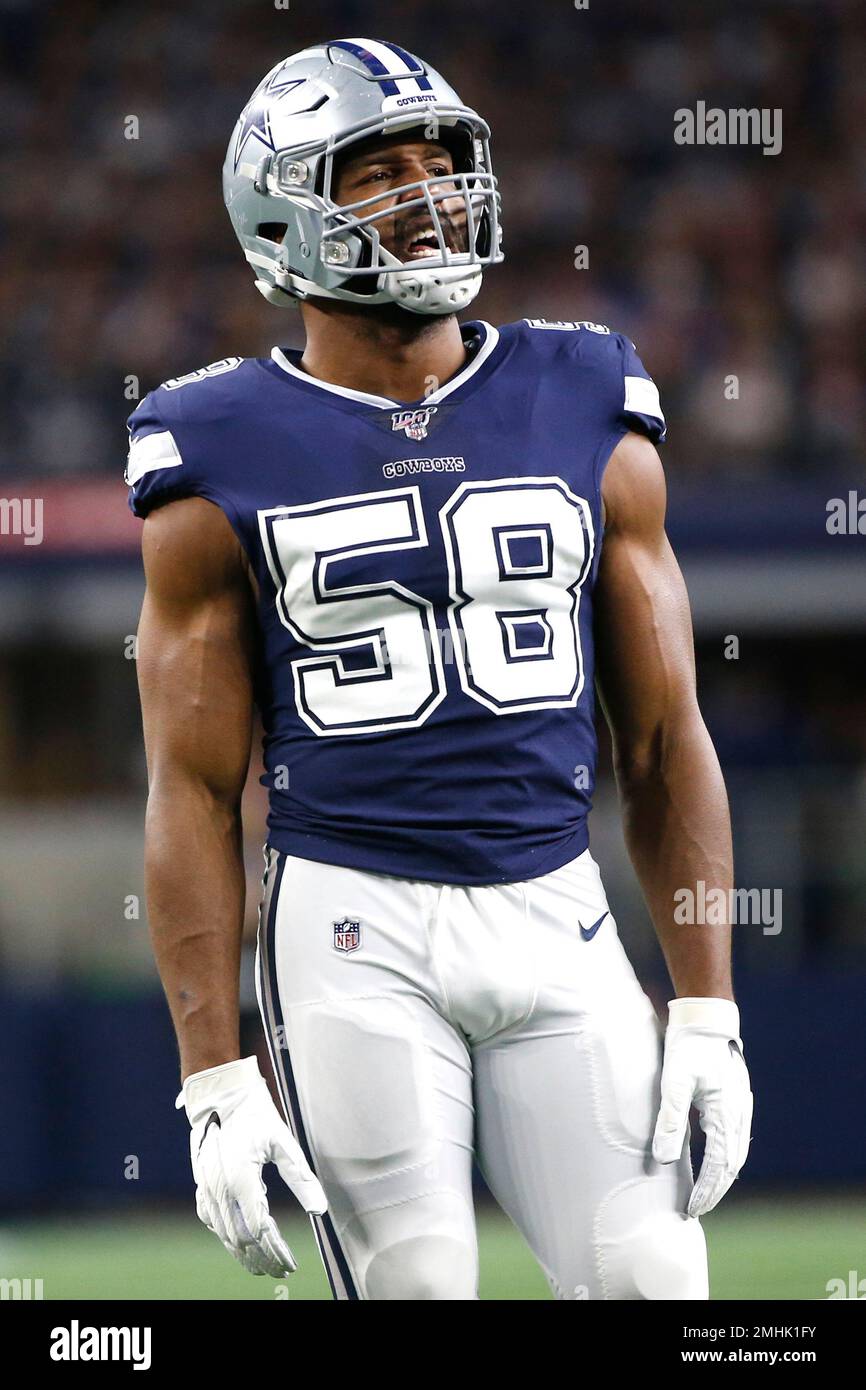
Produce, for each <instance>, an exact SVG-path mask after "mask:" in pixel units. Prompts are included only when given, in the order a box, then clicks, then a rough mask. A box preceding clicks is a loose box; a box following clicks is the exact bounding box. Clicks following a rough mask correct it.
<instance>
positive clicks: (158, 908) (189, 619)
mask: <svg viewBox="0 0 866 1390" xmlns="http://www.w3.org/2000/svg"><path fill="white" fill-rule="evenodd" d="M142 548H143V556H144V567H145V576H146V581H147V590H146V594H145V599H144V607H143V609H142V615H141V624H140V627H139V650H138V678H139V686H140V691H141V706H142V717H143V722H144V738H145V748H146V752H147V766H148V778H149V784H150V792H149V797H148V803H147V820H146V835H145V863H146V876H147V894H148V904H149V920H150V930H151V935H152V938H153V946H154V952H155V955H156V961H157V965H158V968H159V972H160V975H161V977H162V982H163V985H164V987H165V992H166V995H167V998H168V1004H169V1008H170V1009H171V1015H172V1019H173V1022H174V1026H175V1029H176V1032H177V1038H178V1046H179V1049H180V1061H181V1075H182V1077H186V1076H188V1075H189V1074H190V1073H191V1072H197V1071H201V1070H203V1069H204V1068H205V1067H213V1066H218V1065H220V1064H221V1063H223V1062H229V1061H234V1060H235V1059H236V1058H237V1057H238V1055H239V1051H238V1047H239V1044H238V972H239V962H240V950H241V930H242V925H243V913H244V902H245V897H246V881H245V876H244V865H243V856H242V848H241V819H240V803H241V794H242V792H243V787H244V781H245V779H246V773H247V766H248V763H249V756H250V741H251V736H252V708H253V699H252V676H251V652H252V641H253V638H252V632H253V628H252V620H253V614H252V591H251V588H250V583H249V580H248V578H247V574H246V570H245V567H244V563H243V560H242V552H241V548H240V546H239V544H238V542H237V540H236V539H235V536H234V534H233V533H232V530H231V527H230V526H229V523H228V521H227V520H226V518H225V516H224V515H223V513H222V512H221V511H220V510H219V509H218V508H217V507H215V506H213V505H212V504H211V503H210V502H206V501H204V500H203V499H201V498H196V497H191V498H187V499H184V500H183V501H178V502H172V503H171V504H170V505H168V506H166V507H161V508H158V509H157V510H156V511H154V512H153V513H152V514H151V516H149V517H148V519H147V521H146V522H145V524H144V534H143V542H142ZM193 864H194V865H195V866H196V871H195V872H194V873H192V872H190V866H191V865H193Z"/></svg>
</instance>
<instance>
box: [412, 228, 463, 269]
mask: <svg viewBox="0 0 866 1390" xmlns="http://www.w3.org/2000/svg"><path fill="white" fill-rule="evenodd" d="M442 235H443V240H444V242H445V246H446V248H447V250H449V251H459V249H460V248H459V247H458V245H457V237H456V235H455V232H454V229H453V228H452V227H450V226H449V225H448V223H446V222H445V221H444V219H443V226H442ZM441 255H442V252H441V250H440V247H439V238H438V237H437V235H436V233H435V232H434V230H433V224H432V223H428V224H427V226H423V225H422V226H420V227H416V228H414V229H413V231H412V233H411V235H410V236H409V237H408V238H406V239H405V240H404V243H403V253H402V256H401V260H404V261H423V260H430V259H432V258H439V257H441Z"/></svg>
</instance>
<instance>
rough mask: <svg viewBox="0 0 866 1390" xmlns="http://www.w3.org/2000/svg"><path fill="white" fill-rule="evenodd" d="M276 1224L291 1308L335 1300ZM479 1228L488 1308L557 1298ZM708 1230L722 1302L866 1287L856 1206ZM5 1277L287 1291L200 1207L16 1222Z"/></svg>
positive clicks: (292, 1237)
mask: <svg viewBox="0 0 866 1390" xmlns="http://www.w3.org/2000/svg"><path fill="white" fill-rule="evenodd" d="M277 1216H278V1218H279V1219H280V1224H281V1226H282V1229H283V1231H284V1232H285V1234H286V1235H287V1236H288V1238H289V1241H290V1243H291V1245H292V1248H293V1249H294V1252H295V1255H296V1257H297V1259H298V1261H299V1269H298V1272H297V1273H296V1274H294V1275H293V1276H292V1278H291V1280H290V1281H289V1282H288V1291H289V1295H290V1297H291V1298H292V1299H327V1298H329V1297H330V1293H329V1291H328V1286H327V1282H326V1279H325V1275H324V1272H323V1270H322V1267H321V1265H320V1262H319V1257H318V1253H317V1251H316V1248H315V1243H314V1241H313V1237H312V1233H311V1231H310V1228H309V1226H308V1225H307V1223H306V1222H305V1221H304V1220H303V1218H302V1219H300V1220H299V1219H297V1217H295V1216H294V1215H293V1214H292V1213H290V1212H289V1211H278V1212H277ZM478 1225H479V1244H480V1251H481V1297H482V1298H484V1299H543V1298H548V1297H550V1294H549V1292H548V1289H547V1285H546V1282H545V1280H544V1278H543V1276H542V1275H541V1273H540V1272H539V1270H538V1267H537V1266H536V1264H535V1262H534V1260H533V1258H532V1256H531V1255H530V1254H529V1252H528V1251H527V1249H526V1247H525V1246H524V1245H523V1242H522V1241H521V1239H520V1237H519V1236H518V1235H517V1233H516V1232H515V1231H514V1229H513V1227H512V1226H511V1225H510V1224H509V1222H508V1221H506V1220H505V1219H504V1218H503V1217H501V1216H499V1215H497V1214H496V1213H495V1211H493V1210H491V1209H489V1208H485V1209H483V1210H482V1211H481V1213H480V1214H479V1223H478ZM704 1226H705V1229H706V1232H707V1239H708V1244H709V1249H710V1276H711V1292H712V1296H713V1298H715V1299H726V1298H746V1299H762V1298H785V1299H791V1298H801V1299H821V1298H826V1296H827V1295H826V1284H827V1280H828V1279H831V1278H835V1277H840V1278H843V1279H846V1280H847V1278H848V1271H849V1270H852V1269H853V1270H859V1271H860V1274H861V1277H862V1276H866V1203H863V1202H859V1203H858V1202H857V1201H855V1200H854V1199H850V1200H846V1199H843V1198H837V1199H832V1200H831V1199H827V1198H818V1197H815V1196H811V1195H809V1194H803V1195H800V1196H798V1197H797V1198H788V1199H784V1200H780V1199H774V1200H772V1201H769V1200H765V1201H760V1200H755V1199H738V1200H733V1199H729V1201H728V1202H727V1203H726V1204H723V1205H722V1207H721V1208H720V1210H719V1211H717V1212H715V1213H713V1214H712V1215H711V1216H710V1217H709V1218H708V1219H707V1220H706V1221H705V1222H704ZM0 1277H5V1278H16V1277H17V1278H27V1277H29V1278H31V1279H36V1278H41V1279H42V1280H43V1289H44V1297H45V1298H46V1299H58V1298H59V1299H63V1298H124V1299H127V1298H129V1299H149V1298H158V1299H165V1298H169V1299H173V1298H177V1299H187V1298H215V1299H222V1298H231V1299H234V1298H274V1297H275V1296H276V1291H277V1289H278V1288H279V1287H280V1286H278V1285H275V1284H274V1282H273V1281H272V1280H270V1279H255V1278H252V1277H251V1276H250V1275H248V1274H246V1273H245V1272H244V1270H242V1269H241V1268H240V1266H239V1265H237V1264H235V1263H234V1261H233V1260H232V1259H231V1258H230V1257H229V1256H228V1255H227V1254H226V1252H225V1251H224V1250H223V1248H222V1246H220V1245H219V1244H218V1242H217V1241H216V1239H215V1238H214V1237H213V1236H210V1235H209V1234H208V1233H207V1232H206V1231H204V1230H203V1229H202V1228H201V1227H199V1225H198V1223H197V1221H196V1219H195V1216H194V1214H193V1210H192V1207H190V1209H189V1212H188V1213H184V1212H179V1211H176V1210H172V1211H171V1212H170V1213H165V1212H161V1211H154V1212H152V1213H149V1214H148V1215H147V1216H146V1217H145V1218H144V1219H141V1218H132V1217H130V1216H128V1215H116V1216H100V1217H99V1218H88V1219H79V1220H74V1221H73V1220H69V1221H60V1220H51V1221H26V1222H25V1221H22V1222H19V1223H8V1222H7V1223H5V1224H3V1225H2V1226H0ZM282 1296H283V1297H285V1296H286V1295H285V1288H284V1289H283V1293H282Z"/></svg>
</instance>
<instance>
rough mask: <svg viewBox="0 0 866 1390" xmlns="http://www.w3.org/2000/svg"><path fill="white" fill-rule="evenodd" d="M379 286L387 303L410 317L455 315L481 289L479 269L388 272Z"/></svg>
mask: <svg viewBox="0 0 866 1390" xmlns="http://www.w3.org/2000/svg"><path fill="white" fill-rule="evenodd" d="M379 284H380V286H381V288H382V289H383V290H384V291H385V293H386V294H387V295H388V298H389V299H391V300H393V302H394V303H395V304H399V305H400V307H401V308H402V309H408V310H409V311H410V312H411V313H413V314H455V313H457V311H458V310H460V309H463V308H465V307H466V305H467V304H471V303H472V301H473V299H474V298H475V296H476V295H477V293H478V291H479V290H480V289H481V267H480V266H477V265H474V266H465V265H454V266H434V267H429V268H428V267H423V266H419V267H418V269H417V270H416V269H415V268H414V267H413V268H411V269H408V270H407V269H405V268H404V269H401V270H390V271H386V272H385V274H384V275H382V277H381V279H380V281H379Z"/></svg>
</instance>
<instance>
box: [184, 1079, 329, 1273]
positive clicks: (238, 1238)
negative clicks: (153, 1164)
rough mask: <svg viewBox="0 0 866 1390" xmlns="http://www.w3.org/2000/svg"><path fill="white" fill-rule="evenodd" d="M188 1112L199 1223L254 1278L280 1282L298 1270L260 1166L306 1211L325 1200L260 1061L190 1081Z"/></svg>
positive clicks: (187, 1084)
mask: <svg viewBox="0 0 866 1390" xmlns="http://www.w3.org/2000/svg"><path fill="white" fill-rule="evenodd" d="M182 1106H185V1107H186V1113H187V1118H188V1119H189V1122H190V1125H191V1126H192V1129H191V1132H190V1136H189V1152H190V1158H191V1160H192V1171H193V1177H194V1178H195V1183H196V1189H195V1204H196V1211H197V1212H198V1217H199V1220H200V1221H203V1222H204V1224H205V1226H207V1228H208V1230H209V1231H213V1233H214V1235H217V1236H219V1238H220V1240H221V1241H222V1243H223V1245H224V1246H225V1248H226V1250H228V1251H229V1252H230V1253H231V1254H232V1255H234V1257H235V1259H237V1260H240V1262H241V1264H242V1265H243V1267H244V1269H247V1270H249V1272H250V1274H271V1275H273V1277H274V1278H275V1279H280V1278H282V1276H283V1275H284V1274H291V1273H293V1271H294V1270H295V1269H297V1264H296V1263H295V1258H294V1256H293V1254H292V1252H291V1250H290V1249H289V1247H288V1245H287V1244H286V1242H285V1241H284V1240H283V1237H282V1236H281V1235H280V1232H279V1230H278V1228H277V1224H276V1222H275V1221H274V1219H273V1217H272V1216H271V1214H270V1212H269V1211H268V1198H267V1192H266V1191H265V1184H264V1182H263V1181H262V1164H264V1163H275V1164H276V1165H277V1168H278V1169H279V1173H280V1177H281V1178H282V1179H283V1182H284V1183H285V1184H286V1186H287V1187H289V1188H290V1189H291V1191H292V1192H293V1193H294V1195H295V1196H296V1197H297V1199H298V1201H299V1202H300V1204H301V1206H302V1207H303V1208H304V1210H305V1211H307V1212H323V1211H325V1210H326V1209H327V1206H328V1203H327V1199H326V1197H325V1194H324V1192H323V1191H322V1187H321V1184H320V1183H319V1180H318V1178H317V1177H316V1176H315V1174H314V1173H313V1172H312V1171H311V1169H310V1166H309V1164H308V1163H307V1160H306V1159H305V1158H304V1155H303V1153H302V1152H301V1149H300V1147H299V1145H298V1144H297V1142H296V1140H295V1139H294V1137H293V1135H292V1133H291V1130H290V1129H289V1127H288V1125H287V1124H286V1123H285V1121H284V1120H283V1118H282V1116H281V1115H280V1113H279V1111H278V1110H277V1107H276V1106H275V1105H274V1102H273V1101H272V1100H271V1094H270V1091H269V1090H268V1087H267V1083H266V1082H265V1079H264V1077H263V1076H262V1074H261V1072H260V1071H259V1064H258V1062H257V1060H256V1058H255V1057H244V1058H243V1060H242V1061H239V1062H225V1063H223V1065H222V1066H220V1067H210V1068H209V1069H208V1070H207V1071H198V1072H194V1073H193V1074H192V1075H191V1076H188V1077H187V1078H186V1081H185V1082H184V1084H183V1090H182V1091H181V1093H180V1095H179V1096H178V1098H177V1100H176V1101H175V1108H176V1109H178V1110H180V1108H181V1107H182Z"/></svg>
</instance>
